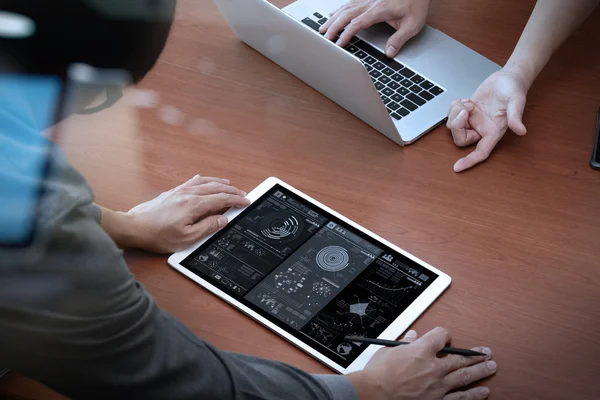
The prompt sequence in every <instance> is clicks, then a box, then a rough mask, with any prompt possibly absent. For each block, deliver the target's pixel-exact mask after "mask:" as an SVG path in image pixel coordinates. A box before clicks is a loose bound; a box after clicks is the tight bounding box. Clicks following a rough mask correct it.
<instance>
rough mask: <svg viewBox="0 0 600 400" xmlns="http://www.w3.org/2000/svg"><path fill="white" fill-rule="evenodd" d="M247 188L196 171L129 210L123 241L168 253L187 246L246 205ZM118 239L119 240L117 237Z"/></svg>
mask: <svg viewBox="0 0 600 400" xmlns="http://www.w3.org/2000/svg"><path fill="white" fill-rule="evenodd" d="M245 195H246V193H245V192H243V191H241V190H239V189H237V188H235V187H233V186H230V182H229V181H228V180H227V179H219V178H209V177H202V176H199V175H196V176H195V177H193V178H192V179H190V180H189V181H187V182H185V183H184V184H182V185H180V186H178V187H176V188H174V189H171V190H169V191H168V192H165V193H162V194H161V195H160V196H158V197H157V198H155V199H153V200H150V201H148V202H146V203H142V204H140V205H138V206H136V207H134V208H132V209H131V210H129V212H127V213H122V215H123V217H125V218H126V219H127V221H126V222H124V223H123V224H122V225H125V224H126V225H127V228H126V229H124V230H127V232H128V234H127V235H126V236H125V235H121V238H123V240H121V244H125V245H127V246H128V247H137V248H141V249H144V250H148V251H152V252H156V253H167V252H173V251H178V250H181V249H184V248H186V247H188V246H190V245H192V244H194V243H195V242H197V241H198V240H199V239H200V238H202V237H204V236H206V235H209V234H212V233H214V232H217V231H218V230H219V229H221V228H223V227H224V226H225V225H226V224H227V217H225V216H223V215H221V213H222V212H224V210H226V209H228V208H231V207H246V206H248V205H249V204H250V201H249V200H247V199H245V198H244V196H245ZM115 241H117V243H119V240H115Z"/></svg>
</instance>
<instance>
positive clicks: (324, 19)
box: [318, 18, 327, 25]
mask: <svg viewBox="0 0 600 400" xmlns="http://www.w3.org/2000/svg"><path fill="white" fill-rule="evenodd" d="M318 22H319V25H324V24H325V22H327V18H322V19H320V20H319V21H318Z"/></svg>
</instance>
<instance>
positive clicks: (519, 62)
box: [502, 57, 539, 91]
mask: <svg viewBox="0 0 600 400" xmlns="http://www.w3.org/2000/svg"><path fill="white" fill-rule="evenodd" d="M502 70H503V71H504V72H508V73H511V74H515V75H517V76H518V77H519V78H521V80H522V81H523V84H524V85H525V88H526V90H527V91H529V89H530V88H531V85H533V82H534V81H535V79H536V78H537V76H538V74H539V71H538V69H537V67H536V66H535V63H534V62H533V61H531V60H527V59H513V58H512V57H511V58H510V59H509V60H508V62H507V63H506V65H504V68H502Z"/></svg>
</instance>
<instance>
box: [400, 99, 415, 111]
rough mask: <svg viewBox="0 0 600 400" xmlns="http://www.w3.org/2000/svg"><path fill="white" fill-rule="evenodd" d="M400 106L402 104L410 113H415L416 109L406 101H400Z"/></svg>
mask: <svg viewBox="0 0 600 400" xmlns="http://www.w3.org/2000/svg"><path fill="white" fill-rule="evenodd" d="M400 104H402V105H403V106H404V108H408V109H409V110H410V111H415V110H416V109H417V108H418V107H417V106H416V105H415V104H414V103H411V102H410V101H408V100H406V99H404V100H402V102H401V103H400Z"/></svg>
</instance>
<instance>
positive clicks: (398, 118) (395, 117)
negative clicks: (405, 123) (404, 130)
mask: <svg viewBox="0 0 600 400" xmlns="http://www.w3.org/2000/svg"><path fill="white" fill-rule="evenodd" d="M392 118H394V119H397V120H398V121H400V120H401V119H402V117H401V116H399V115H398V114H396V113H392Z"/></svg>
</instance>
